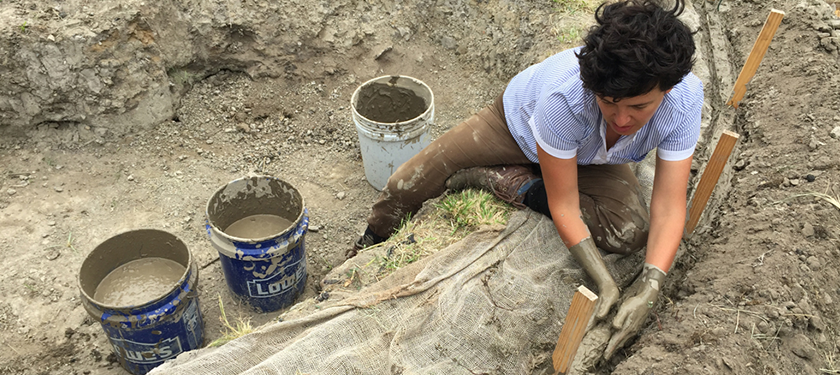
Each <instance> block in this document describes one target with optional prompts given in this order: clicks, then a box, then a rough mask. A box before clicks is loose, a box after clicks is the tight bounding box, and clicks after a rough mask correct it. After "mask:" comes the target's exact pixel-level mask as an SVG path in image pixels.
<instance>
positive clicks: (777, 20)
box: [726, 9, 785, 108]
mask: <svg viewBox="0 0 840 375" xmlns="http://www.w3.org/2000/svg"><path fill="white" fill-rule="evenodd" d="M784 16H785V12H782V11H781V10H776V9H772V10H770V15H769V16H767V21H764V27H762V28H761V32H760V33H759V34H758V39H756V40H755V44H754V45H753V48H752V51H750V55H749V56H748V57H747V62H746V63H745V64H744V67H743V68H742V69H741V74H739V75H738V80H737V81H735V87H734V88H732V90H733V91H734V94H732V98H731V99H729V101H728V102H726V104H727V105H731V106H733V107H735V108H738V102H740V101H741V99H743V98H744V94H746V93H747V83H748V82H749V81H750V80H751V79H752V77H753V76H754V75H755V71H756V70H758V65H759V64H761V60H762V59H764V54H765V53H767V47H770V42H771V41H772V40H773V36H774V35H776V29H778V28H779V24H781V23H782V18H783V17H784Z"/></svg>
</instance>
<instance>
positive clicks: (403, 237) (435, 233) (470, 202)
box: [375, 189, 516, 278]
mask: <svg viewBox="0 0 840 375" xmlns="http://www.w3.org/2000/svg"><path fill="white" fill-rule="evenodd" d="M433 207H434V210H433V211H431V212H429V213H428V214H427V215H425V216H424V217H422V218H418V219H417V220H409V219H406V220H405V221H404V222H403V225H402V226H401V227H400V230H399V231H397V233H395V234H394V235H393V236H391V238H389V239H388V241H385V242H383V243H381V244H379V245H376V246H382V247H384V248H386V249H387V251H386V253H385V255H384V256H382V257H378V258H377V259H375V263H376V264H377V265H378V266H379V271H378V272H376V276H377V278H381V277H384V276H387V275H389V274H391V273H393V272H394V271H396V270H398V269H400V268H402V267H405V266H407V265H409V264H411V263H414V262H416V261H418V260H420V259H423V258H424V257H426V256H428V255H431V254H433V253H435V252H437V251H438V250H440V249H443V248H445V247H447V246H449V245H451V244H453V243H455V242H458V241H460V240H461V239H462V238H464V237H466V236H467V235H468V234H470V233H472V232H473V231H475V230H477V229H479V228H480V227H482V226H487V225H494V224H501V225H505V224H507V221H508V219H509V218H510V214H511V213H512V212H514V211H515V210H516V208H514V207H512V206H510V205H508V204H507V203H504V202H502V201H500V200H498V199H496V197H495V196H493V194H490V193H488V192H485V191H481V190H473V189H467V190H462V191H459V192H456V193H454V194H449V195H447V196H445V197H443V198H442V199H441V200H440V202H439V203H437V204H435V205H434V206H433Z"/></svg>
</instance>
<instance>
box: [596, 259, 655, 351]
mask: <svg viewBox="0 0 840 375" xmlns="http://www.w3.org/2000/svg"><path fill="white" fill-rule="evenodd" d="M642 272H643V275H642V281H641V285H640V287H639V290H638V292H637V293H636V295H634V296H633V297H630V298H628V299H627V300H626V301H624V303H622V304H621V307H619V308H618V313H617V314H615V318H614V319H613V323H612V325H613V329H614V330H617V331H618V332H615V333H613V335H612V338H610V343H609V344H608V345H607V350H606V351H605V352H604V358H606V359H610V357H612V355H613V353H615V351H616V349H618V348H621V347H623V346H624V343H626V342H627V340H628V339H629V338H631V337H633V336H635V335H636V334H637V333H638V332H639V330H640V329H641V328H642V325H644V324H645V321H646V320H647V317H648V314H650V310H652V309H653V305H654V303H655V302H656V297H657V296H658V295H659V287H660V286H661V285H662V283H663V282H664V281H665V272H664V271H662V270H660V269H659V267H656V266H654V265H652V264H647V263H645V268H644V271H642Z"/></svg>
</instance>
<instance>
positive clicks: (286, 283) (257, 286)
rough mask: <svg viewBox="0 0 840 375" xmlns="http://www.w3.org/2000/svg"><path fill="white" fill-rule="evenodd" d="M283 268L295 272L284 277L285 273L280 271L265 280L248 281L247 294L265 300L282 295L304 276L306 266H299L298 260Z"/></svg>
mask: <svg viewBox="0 0 840 375" xmlns="http://www.w3.org/2000/svg"><path fill="white" fill-rule="evenodd" d="M284 268H285V269H289V268H292V269H294V270H295V272H294V273H293V274H291V275H286V272H283V271H280V272H277V273H276V274H274V275H273V276H271V277H269V278H267V279H254V280H251V281H248V294H250V295H251V297H255V298H267V297H273V296H276V295H279V294H283V293H286V292H287V291H289V290H290V289H292V288H294V287H295V285H297V283H298V281H300V280H301V279H303V278H304V277H305V276H306V264H301V262H300V260H298V261H297V262H294V263H292V264H289V265H286V267H284Z"/></svg>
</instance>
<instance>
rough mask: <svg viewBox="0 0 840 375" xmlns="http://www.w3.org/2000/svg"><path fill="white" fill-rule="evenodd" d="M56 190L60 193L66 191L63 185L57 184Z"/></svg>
mask: <svg viewBox="0 0 840 375" xmlns="http://www.w3.org/2000/svg"><path fill="white" fill-rule="evenodd" d="M55 191H56V193H60V192H62V191H64V188H63V187H61V186H56V187H55Z"/></svg>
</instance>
